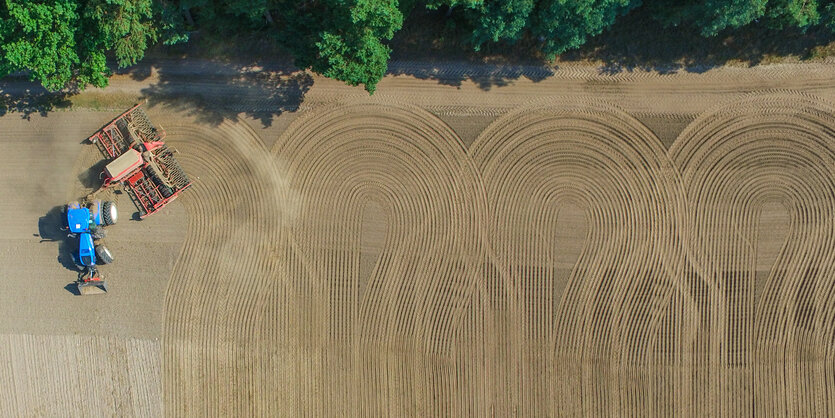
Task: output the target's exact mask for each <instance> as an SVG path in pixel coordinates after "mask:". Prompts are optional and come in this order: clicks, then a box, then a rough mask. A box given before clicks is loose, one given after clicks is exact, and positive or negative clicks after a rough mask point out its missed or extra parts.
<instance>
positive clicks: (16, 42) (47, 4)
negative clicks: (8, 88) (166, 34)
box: [0, 0, 156, 90]
mask: <svg viewBox="0 0 835 418" xmlns="http://www.w3.org/2000/svg"><path fill="white" fill-rule="evenodd" d="M151 15H152V13H151V0H89V1H76V0H29V1H22V0H7V1H6V2H5V4H4V5H0V76H6V75H8V74H10V73H13V72H19V71H26V72H28V73H29V75H30V77H31V79H32V80H37V81H39V82H40V83H41V84H42V85H43V86H44V87H46V88H47V89H49V90H60V89H63V88H65V87H68V86H71V85H72V86H75V87H78V88H82V89H83V88H84V87H85V86H87V85H89V84H92V85H94V86H97V87H104V86H106V85H107V77H108V76H109V75H110V69H109V68H108V67H107V59H106V54H107V53H113V55H114V56H115V57H116V60H117V63H118V65H120V66H126V65H131V64H134V63H136V62H137V61H138V60H140V59H141V58H142V57H143V55H144V52H145V49H146V48H147V47H148V44H149V43H151V42H154V41H156V32H155V28H154V27H153V25H152V24H151V21H152V20H151Z"/></svg>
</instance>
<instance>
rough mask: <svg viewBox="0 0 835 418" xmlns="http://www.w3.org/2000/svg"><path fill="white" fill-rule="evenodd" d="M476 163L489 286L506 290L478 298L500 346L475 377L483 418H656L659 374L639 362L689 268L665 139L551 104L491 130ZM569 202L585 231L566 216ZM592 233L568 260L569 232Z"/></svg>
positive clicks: (621, 116) (631, 123)
mask: <svg viewBox="0 0 835 418" xmlns="http://www.w3.org/2000/svg"><path fill="white" fill-rule="evenodd" d="M471 155H472V157H473V159H474V161H475V163H476V165H477V166H478V167H479V170H480V173H481V176H482V180H483V182H484V185H485V188H486V195H487V202H488V208H489V212H490V214H491V217H490V219H489V223H488V225H487V236H488V237H489V242H490V249H491V252H490V263H491V264H492V266H491V271H488V272H487V275H488V278H486V279H485V280H486V281H487V282H497V283H498V285H497V286H495V288H482V289H480V290H481V292H482V294H483V295H484V296H483V297H484V299H485V301H486V304H485V306H481V307H480V310H481V312H480V314H481V316H483V317H484V318H485V320H484V321H485V323H484V324H483V325H481V326H482V327H484V331H483V332H484V334H485V336H484V338H486V339H487V340H488V341H490V344H487V345H488V347H503V348H504V352H502V350H498V349H496V351H495V352H494V353H491V354H492V356H491V357H492V358H491V359H490V360H489V361H487V366H486V367H484V370H483V371H482V370H480V368H479V367H478V366H477V365H476V364H472V365H469V367H468V370H471V371H472V372H473V373H474V375H473V377H472V378H471V379H469V380H470V381H472V382H484V385H486V386H487V387H486V388H485V389H484V390H486V391H487V393H488V399H495V403H494V404H493V405H492V408H491V410H485V409H481V410H479V409H476V408H486V407H487V406H488V405H478V404H475V403H474V404H473V405H472V407H473V408H474V413H475V414H476V415H480V414H485V413H491V412H495V413H497V414H498V415H509V414H515V413H521V414H522V415H556V414H559V413H564V412H566V411H586V413H592V414H598V415H607V414H608V413H609V411H614V410H621V411H623V410H629V411H635V413H639V414H647V413H657V412H658V411H657V409H655V405H653V395H654V392H656V391H657V390H658V388H656V387H653V385H652V384H650V382H651V378H654V377H655V374H656V373H658V372H659V370H658V368H654V367H643V365H645V364H652V363H653V362H654V361H655V353H653V350H651V349H650V347H648V346H647V342H648V341H650V340H651V336H652V333H653V330H654V328H655V326H656V325H657V323H658V321H659V318H660V313H661V312H660V311H659V309H658V305H660V304H662V303H663V301H664V299H665V297H667V296H668V295H669V294H670V293H671V292H672V289H673V288H674V287H675V279H676V277H677V273H676V272H677V271H678V270H679V269H680V261H681V254H680V252H679V251H677V249H676V247H675V243H676V242H677V239H676V234H675V231H674V230H673V228H672V225H673V223H674V219H675V214H676V211H675V210H676V207H677V203H678V201H679V199H680V198H679V196H680V191H679V190H678V188H677V182H676V176H675V170H674V169H673V167H672V165H671V164H670V163H669V161H668V159H667V157H666V155H665V151H664V149H663V147H662V145H661V143H660V141H659V140H658V139H657V138H656V137H655V136H654V135H653V134H652V133H651V132H650V131H649V130H648V129H647V128H646V127H644V126H643V125H642V124H641V123H640V122H639V121H637V120H636V119H634V118H633V117H631V116H629V115H627V114H626V113H624V112H622V111H620V110H619V109H617V108H615V107H612V106H610V105H607V104H605V103H601V102H595V101H580V100H572V99H569V98H552V99H549V100H544V101H540V102H539V103H535V104H532V105H529V106H526V107H523V108H521V109H518V110H516V111H513V112H511V113H509V114H507V115H505V116H503V117H502V118H500V119H498V120H497V121H495V122H494V123H493V124H492V125H490V126H489V127H488V128H487V129H486V130H485V131H484V132H483V133H482V134H481V135H480V136H479V138H478V139H477V140H476V142H475V143H474V145H473V147H472V149H471ZM572 205H573V206H575V207H578V208H580V210H581V212H582V213H583V217H584V218H585V222H584V223H585V225H582V223H581V224H580V225H571V224H570V223H567V222H566V221H565V220H562V219H561V218H562V217H563V216H564V215H563V209H565V208H566V207H567V206H572ZM561 222H562V223H561ZM583 226H585V231H584V232H585V239H584V240H583V241H585V242H584V243H582V250H581V251H576V250H577V249H575V251H574V254H575V256H574V257H573V259H568V260H566V259H564V257H563V253H564V252H570V251H568V248H566V244H565V243H564V242H560V239H559V238H557V237H558V236H560V235H561V233H560V232H559V229H560V227H562V228H570V227H580V228H582V227H583ZM581 242H582V241H581ZM576 244H577V243H575V245H576ZM489 276H492V277H489ZM636 278H637V279H638V280H636ZM473 316H474V317H475V318H478V317H479V315H478V314H476V315H473ZM486 318H492V319H493V322H494V323H495V324H496V325H495V327H491V326H490V323H489V321H487V320H486ZM476 321H478V319H476ZM464 328H479V324H478V323H474V324H471V325H470V326H467V327H464ZM472 348H473V349H477V347H472ZM464 358H466V356H464ZM491 368H492V369H491ZM502 369H504V370H502ZM513 370H518V373H514V372H513ZM482 373H484V374H486V375H482ZM491 374H492V376H491ZM636 381H638V382H641V384H634V383H633V388H632V389H631V390H630V391H628V392H623V391H621V390H620V388H622V387H623V386H624V385H627V384H629V383H627V382H636ZM604 382H605V383H604ZM475 411H477V412H475ZM638 411H641V412H638Z"/></svg>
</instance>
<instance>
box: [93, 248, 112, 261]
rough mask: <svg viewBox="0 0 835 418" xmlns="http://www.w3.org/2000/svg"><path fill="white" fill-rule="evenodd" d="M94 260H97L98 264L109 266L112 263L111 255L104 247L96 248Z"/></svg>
mask: <svg viewBox="0 0 835 418" xmlns="http://www.w3.org/2000/svg"><path fill="white" fill-rule="evenodd" d="M96 258H98V261H99V262H98V264H110V263H112V262H113V255H112V254H110V250H108V249H107V247H105V246H104V245H97V246H96Z"/></svg>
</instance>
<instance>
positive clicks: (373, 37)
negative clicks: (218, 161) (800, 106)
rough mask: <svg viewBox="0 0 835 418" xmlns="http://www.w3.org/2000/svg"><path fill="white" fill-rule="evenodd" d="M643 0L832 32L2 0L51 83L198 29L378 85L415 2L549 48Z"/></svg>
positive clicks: (506, 1) (378, 0)
mask: <svg viewBox="0 0 835 418" xmlns="http://www.w3.org/2000/svg"><path fill="white" fill-rule="evenodd" d="M638 7H643V8H646V10H647V11H648V12H649V13H650V15H651V16H652V17H653V19H654V20H655V21H656V22H657V24H658V25H659V26H660V27H672V26H682V27H691V28H693V29H694V30H697V31H698V32H699V33H700V34H701V35H702V36H705V37H712V36H717V35H718V34H720V33H721V32H722V31H723V30H725V29H730V28H740V27H743V26H745V25H748V24H751V23H752V22H764V23H765V24H767V25H768V26H770V27H773V28H775V29H778V30H779V29H783V28H795V29H797V28H799V29H801V30H806V29H808V28H811V27H825V28H827V29H828V30H830V31H835V0H428V1H422V2H418V1H416V0H400V1H398V0H4V3H2V4H0V77H4V76H7V75H9V74H12V73H17V72H21V71H22V72H26V73H27V74H29V76H30V77H31V78H32V80H35V81H38V82H40V83H41V84H42V85H43V86H44V87H45V88H47V89H49V90H61V89H64V88H68V87H75V88H82V89H83V88H84V87H85V86H88V85H93V86H96V87H104V86H106V85H107V80H108V77H109V75H110V74H111V69H110V68H109V66H108V58H110V59H111V61H110V62H114V61H115V63H116V65H117V66H119V67H126V66H130V65H133V64H136V63H137V62H138V61H140V60H141V59H142V58H143V57H144V54H145V51H146V50H147V48H148V47H150V46H152V45H154V44H158V43H162V44H166V45H172V44H177V43H182V42H187V41H188V38H189V34H191V33H194V31H197V30H200V31H207V32H219V33H263V34H264V35H265V36H268V37H270V39H273V40H274V42H275V43H276V44H277V45H279V46H280V47H281V48H283V49H284V50H286V51H288V52H289V53H290V54H292V56H293V58H294V60H295V65H296V66H298V67H300V68H310V69H312V70H313V71H314V72H316V73H319V74H322V75H324V76H326V77H330V78H334V79H337V80H342V81H344V82H346V83H348V84H350V85H354V86H356V85H362V86H364V87H365V89H366V90H368V91H369V92H370V93H373V92H374V89H375V86H376V84H377V82H378V81H379V80H380V79H381V78H382V77H383V75H384V74H385V71H386V67H387V62H388V59H389V55H390V53H391V49H390V48H389V46H388V45H387V42H388V41H390V40H391V39H392V37H393V36H394V34H395V33H396V32H397V31H398V30H399V29H401V27H402V26H403V21H404V16H408V15H409V14H410V13H411V12H412V11H413V10H414V9H415V8H428V9H440V10H446V11H447V13H446V15H451V14H452V13H455V14H456V15H457V17H458V18H460V20H462V21H463V22H465V24H466V28H465V33H466V34H467V37H468V43H469V44H470V45H471V47H472V48H473V49H474V50H479V49H480V48H482V47H483V46H485V45H488V44H496V43H503V44H513V43H515V42H518V41H519V40H521V39H523V38H527V39H532V40H533V41H534V43H535V44H536V45H537V47H538V48H539V49H540V51H541V52H542V53H543V54H544V55H545V56H546V57H549V58H553V57H555V56H556V55H558V54H561V53H563V52H565V51H567V50H570V49H575V48H578V47H579V46H581V45H583V44H584V43H585V42H586V41H587V40H588V39H589V38H590V37H593V36H595V35H598V34H600V33H601V32H603V31H604V30H605V29H606V28H608V27H609V26H611V25H612V24H614V23H615V21H616V20H617V19H618V18H619V17H620V16H624V15H625V14H627V13H629V12H630V11H632V10H634V9H636V8H638ZM647 30H653V28H651V27H648V28H647ZM426 41H427V42H428V41H430V40H426Z"/></svg>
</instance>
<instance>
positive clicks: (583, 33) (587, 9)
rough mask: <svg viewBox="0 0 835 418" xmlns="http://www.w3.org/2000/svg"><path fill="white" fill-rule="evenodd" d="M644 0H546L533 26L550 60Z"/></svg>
mask: <svg viewBox="0 0 835 418" xmlns="http://www.w3.org/2000/svg"><path fill="white" fill-rule="evenodd" d="M640 4H641V0H544V1H542V2H541V3H540V4H539V5H538V10H537V13H536V16H535V18H534V22H533V24H532V25H531V32H532V34H533V35H534V36H536V37H537V38H539V39H540V40H541V41H542V51H543V52H544V53H545V54H546V55H547V56H548V57H549V58H551V59H553V57H554V56H555V55H557V54H560V53H563V52H565V51H567V50H569V49H574V48H577V47H579V46H580V45H583V44H584V43H585V42H586V40H587V39H588V38H589V37H592V36H595V35H599V34H600V33H601V32H603V30H604V29H606V28H608V27H609V26H611V25H612V24H613V23H615V19H616V18H617V17H618V16H622V15H624V14H626V13H627V12H629V11H630V10H632V9H634V8H635V7H638V6H639V5H640Z"/></svg>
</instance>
